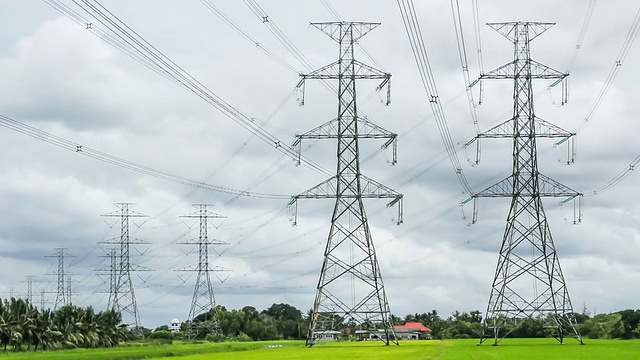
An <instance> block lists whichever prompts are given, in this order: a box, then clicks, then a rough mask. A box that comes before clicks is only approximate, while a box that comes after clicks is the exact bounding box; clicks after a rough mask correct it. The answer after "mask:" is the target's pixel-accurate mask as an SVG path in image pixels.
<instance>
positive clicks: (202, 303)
mask: <svg viewBox="0 0 640 360" xmlns="http://www.w3.org/2000/svg"><path fill="white" fill-rule="evenodd" d="M193 206H194V207H195V208H196V209H198V211H196V212H194V213H192V214H189V215H183V216H181V217H182V218H191V219H198V220H199V223H200V235H199V236H198V238H197V239H192V240H189V241H185V242H181V243H179V244H183V245H197V246H198V266H197V267H195V268H194V267H192V266H189V267H187V268H184V269H180V270H178V271H196V272H197V273H198V275H197V278H196V284H195V286H194V288H193V298H192V300H191V308H190V310H189V318H188V320H189V324H190V325H189V329H188V336H189V338H194V337H197V336H198V335H199V334H202V333H203V332H206V333H208V334H217V333H220V327H219V325H218V323H217V321H216V319H215V318H213V319H207V321H206V322H200V321H196V317H198V316H199V315H202V314H205V313H208V312H209V311H211V310H213V311H214V314H215V308H216V298H215V296H214V293H213V287H212V286H211V277H210V276H209V273H211V272H214V271H229V270H228V269H226V268H223V267H220V266H213V267H212V266H210V265H209V245H229V243H226V242H223V241H219V240H210V239H209V235H208V233H209V231H208V229H209V221H210V219H222V218H225V216H223V215H220V214H217V213H215V212H213V211H211V210H210V207H211V206H212V205H210V204H194V205H193Z"/></svg>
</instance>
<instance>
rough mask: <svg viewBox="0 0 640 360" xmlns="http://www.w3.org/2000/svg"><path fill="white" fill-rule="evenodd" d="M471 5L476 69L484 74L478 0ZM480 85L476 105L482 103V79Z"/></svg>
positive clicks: (473, 0)
mask: <svg viewBox="0 0 640 360" xmlns="http://www.w3.org/2000/svg"><path fill="white" fill-rule="evenodd" d="M471 5H472V7H473V28H474V29H473V30H474V35H475V36H474V37H475V40H476V55H477V57H478V69H479V70H480V75H483V74H484V63H483V61H482V39H481V38H480V10H478V0H472V1H471ZM478 86H479V87H480V91H479V95H478V105H481V104H482V94H483V93H484V87H483V86H482V80H480V81H479V82H478Z"/></svg>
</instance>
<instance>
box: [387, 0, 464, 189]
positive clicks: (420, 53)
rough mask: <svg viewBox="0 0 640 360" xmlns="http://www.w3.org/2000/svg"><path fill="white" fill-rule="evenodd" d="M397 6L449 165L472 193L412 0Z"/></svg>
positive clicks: (399, 1) (399, 3)
mask: <svg viewBox="0 0 640 360" xmlns="http://www.w3.org/2000/svg"><path fill="white" fill-rule="evenodd" d="M398 7H399V8H400V14H401V15H402V20H403V23H404V27H405V30H406V31H407V37H408V38H409V42H410V44H411V49H412V51H413V56H414V58H415V60H416V64H417V66H418V71H419V73H420V79H421V81H422V85H423V86H424V90H425V92H426V95H427V99H428V100H429V105H430V106H431V111H433V114H434V118H435V120H436V124H437V125H438V131H439V132H440V137H441V138H442V141H443V143H444V146H445V149H446V150H447V155H448V156H449V160H450V161H451V165H452V166H453V169H454V171H455V172H456V176H457V177H458V181H459V182H460V184H461V185H462V187H463V189H464V190H465V192H467V193H468V194H469V195H471V194H473V190H472V189H471V186H470V185H469V182H468V181H467V178H466V176H465V175H464V172H463V170H462V166H461V165H460V160H459V159H458V154H457V152H456V147H455V144H454V142H453V140H452V139H451V134H450V133H449V127H448V125H447V121H446V119H445V116H444V111H443V109H442V104H441V103H440V98H439V95H438V89H437V87H436V83H435V79H434V77H433V73H432V71H431V65H430V64H429V59H428V57H427V50H426V48H425V45H424V39H423V37H422V32H421V30H420V25H419V23H418V18H417V15H416V10H415V7H414V5H413V1H411V0H398Z"/></svg>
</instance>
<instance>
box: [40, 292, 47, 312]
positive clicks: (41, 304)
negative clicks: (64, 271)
mask: <svg viewBox="0 0 640 360" xmlns="http://www.w3.org/2000/svg"><path fill="white" fill-rule="evenodd" d="M45 293H46V291H45V289H44V288H41V289H40V310H42V311H44V308H45V304H46V301H45V295H44V294H45Z"/></svg>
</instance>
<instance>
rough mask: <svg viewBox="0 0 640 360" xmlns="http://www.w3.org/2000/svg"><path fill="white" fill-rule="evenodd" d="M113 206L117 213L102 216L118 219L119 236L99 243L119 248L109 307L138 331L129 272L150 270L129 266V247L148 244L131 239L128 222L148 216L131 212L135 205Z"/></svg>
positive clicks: (134, 297)
mask: <svg viewBox="0 0 640 360" xmlns="http://www.w3.org/2000/svg"><path fill="white" fill-rule="evenodd" d="M114 205H115V206H116V207H117V208H118V210H117V211H114V212H111V213H108V214H105V215H102V216H105V217H115V218H119V219H120V236H119V237H115V238H112V239H109V240H104V241H100V242H99V244H107V245H118V246H119V251H118V259H117V260H118V261H117V270H116V274H115V275H116V281H115V288H113V289H112V290H111V291H112V292H111V293H110V294H109V299H111V301H110V305H111V309H114V310H116V311H118V312H120V313H121V314H122V317H123V322H124V321H125V316H127V317H128V319H127V321H128V322H125V323H126V324H127V325H129V326H133V328H134V329H139V327H140V314H139V313H138V304H137V303H136V295H135V291H134V288H133V282H132V281H131V272H133V271H150V269H148V268H146V267H143V266H140V265H133V264H131V260H130V249H131V245H137V244H149V242H147V241H143V240H140V239H131V237H130V233H129V221H130V219H131V218H145V217H148V215H144V214H140V213H138V212H135V211H133V210H131V208H132V207H133V206H134V205H135V204H133V203H116V204H114Z"/></svg>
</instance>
